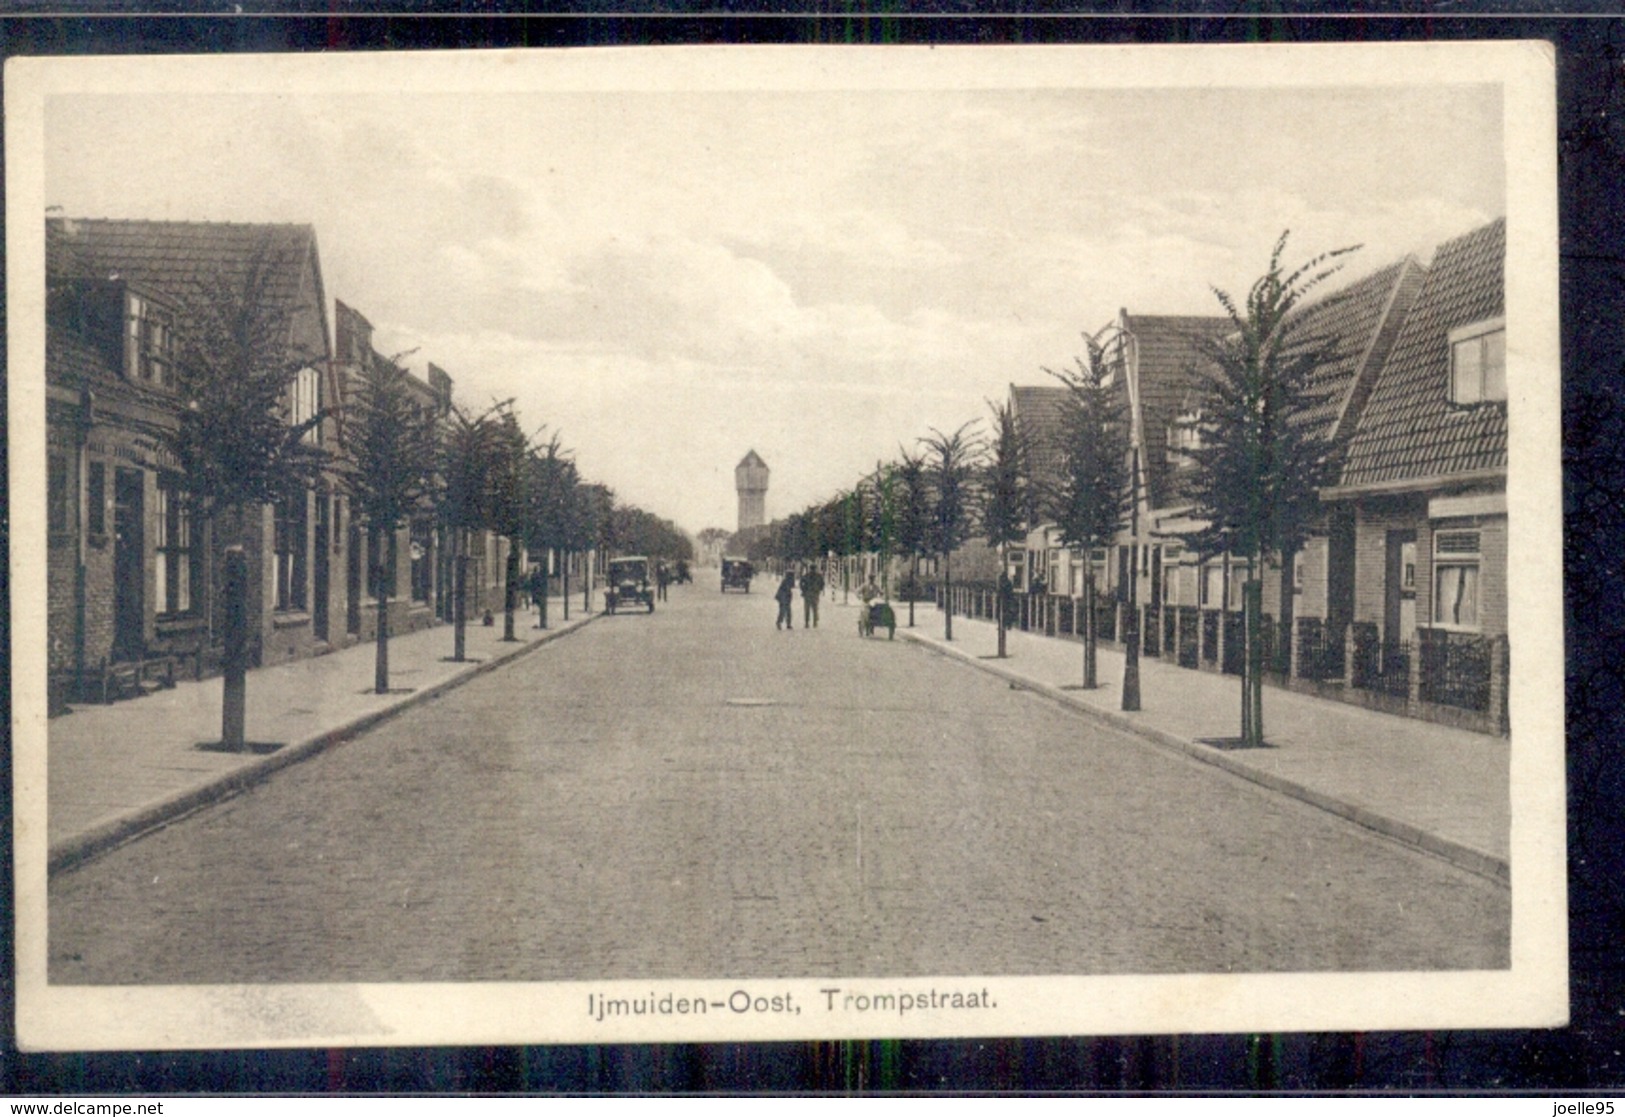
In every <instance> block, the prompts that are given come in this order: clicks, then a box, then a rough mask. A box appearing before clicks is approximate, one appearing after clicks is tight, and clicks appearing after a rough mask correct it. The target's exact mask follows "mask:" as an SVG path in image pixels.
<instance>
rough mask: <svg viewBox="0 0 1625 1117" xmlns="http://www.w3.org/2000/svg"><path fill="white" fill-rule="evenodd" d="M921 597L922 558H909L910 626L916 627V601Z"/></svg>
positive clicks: (915, 554)
mask: <svg viewBox="0 0 1625 1117" xmlns="http://www.w3.org/2000/svg"><path fill="white" fill-rule="evenodd" d="M918 596H920V556H919V555H918V554H917V553H914V554H910V555H909V556H908V626H909V627H910V628H913V627H914V599H915V598H916V597H918Z"/></svg>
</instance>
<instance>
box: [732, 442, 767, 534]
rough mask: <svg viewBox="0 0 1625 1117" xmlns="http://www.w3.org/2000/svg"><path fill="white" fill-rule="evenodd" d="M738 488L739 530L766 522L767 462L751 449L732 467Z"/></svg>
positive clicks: (735, 484) (735, 485)
mask: <svg viewBox="0 0 1625 1117" xmlns="http://www.w3.org/2000/svg"><path fill="white" fill-rule="evenodd" d="M734 487H735V488H737V489H738V490H739V530H740V531H744V530H745V529H746V528H752V527H761V526H762V525H763V524H765V523H767V463H766V462H764V461H763V460H762V459H761V458H760V457H758V456H757V454H756V451H755V450H752V451H751V452H750V453H748V454H746V455H745V456H744V458H742V459H741V460H740V462H739V464H738V465H737V466H735V467H734Z"/></svg>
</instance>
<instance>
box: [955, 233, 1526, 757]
mask: <svg viewBox="0 0 1625 1117" xmlns="http://www.w3.org/2000/svg"><path fill="white" fill-rule="evenodd" d="M1504 245H1505V223H1504V221H1496V222H1492V223H1491V224H1489V225H1487V226H1484V227H1483V228H1480V229H1477V230H1474V231H1473V232H1471V233H1468V234H1466V235H1464V236H1462V237H1459V238H1456V239H1455V240H1452V241H1449V242H1447V243H1446V244H1444V245H1441V246H1440V247H1439V248H1438V250H1437V252H1436V253H1435V256H1434V259H1433V261H1432V262H1431V263H1430V264H1429V265H1428V266H1427V267H1424V266H1423V265H1422V264H1420V263H1419V262H1418V261H1417V260H1415V259H1413V258H1409V257H1407V258H1405V259H1403V260H1400V261H1397V262H1395V263H1393V264H1390V265H1388V266H1386V267H1384V268H1382V269H1380V270H1379V271H1377V272H1375V273H1373V274H1371V275H1369V276H1366V277H1364V278H1362V279H1360V280H1358V281H1357V282H1355V283H1352V284H1350V285H1348V286H1346V287H1344V288H1341V289H1339V290H1337V291H1335V292H1333V293H1331V294H1330V295H1327V296H1325V297H1323V298H1321V299H1318V300H1316V301H1315V302H1313V303H1310V304H1308V305H1306V306H1304V307H1303V308H1302V309H1300V310H1299V311H1298V312H1297V313H1298V314H1299V315H1301V317H1300V319H1299V322H1298V330H1299V336H1300V337H1301V338H1303V339H1305V341H1306V342H1307V343H1310V344H1314V345H1316V346H1317V347H1318V348H1322V349H1323V351H1324V352H1325V354H1326V355H1327V359H1326V360H1324V361H1323V362H1322V363H1321V365H1320V366H1319V367H1318V369H1317V372H1316V374H1315V377H1314V380H1313V384H1312V394H1314V395H1316V396H1317V397H1318V402H1317V403H1316V405H1315V406H1314V407H1312V408H1311V409H1310V410H1308V411H1307V412H1306V413H1305V414H1303V415H1302V416H1300V417H1299V418H1298V420H1297V421H1298V422H1301V423H1306V424H1313V425H1315V426H1317V427H1318V428H1319V429H1320V433H1321V434H1322V436H1323V437H1324V438H1325V440H1326V442H1327V444H1328V446H1329V447H1330V450H1331V456H1332V462H1333V467H1334V475H1335V477H1336V481H1335V483H1334V484H1332V485H1330V486H1328V487H1326V488H1324V489H1323V490H1322V491H1321V494H1320V498H1321V499H1320V513H1319V516H1318V519H1317V520H1316V521H1315V522H1314V523H1313V525H1312V527H1311V530H1310V533H1309V536H1308V538H1307V540H1306V541H1305V542H1304V544H1303V546H1302V547H1301V549H1300V550H1299V551H1298V553H1297V554H1296V555H1293V556H1291V557H1290V562H1289V563H1288V564H1287V566H1286V568H1285V569H1283V567H1282V565H1281V561H1280V558H1279V556H1277V558H1276V560H1275V561H1274V562H1272V563H1271V564H1270V568H1269V569H1267V570H1265V571H1263V572H1260V573H1262V576H1263V581H1264V600H1263V612H1264V620H1265V622H1266V623H1265V626H1264V636H1265V642H1266V648H1265V652H1266V663H1267V664H1269V665H1270V667H1271V668H1272V669H1273V671H1274V673H1275V679H1276V681H1277V682H1279V683H1281V684H1283V685H1286V686H1290V687H1293V688H1295V689H1301V690H1307V691H1312V692H1315V693H1319V694H1323V695H1325V696H1327V697H1334V698H1338V699H1340V700H1344V701H1350V702H1355V703H1359V704H1362V705H1367V706H1371V707H1374V708H1378V709H1384V710H1389V711H1391V712H1395V713H1402V714H1407V715H1409V716H1414V717H1422V718H1427V719H1429V720H1433V721H1439V722H1443V723H1447V724H1454V725H1459V726H1462V727H1465V728H1471V729H1475V730H1478V731H1480V732H1488V733H1504V732H1506V728H1507V717H1506V679H1507V674H1508V671H1509V669H1510V667H1509V664H1510V655H1509V650H1508V646H1507V578H1508V573H1507V562H1506V543H1507V509H1506V390H1507V389H1506V371H1505V352H1506V344H1505V317H1504V316H1505V307H1504V294H1503V291H1504V277H1503V269H1504V255H1505V248H1504ZM1115 325H1116V329H1115V331H1114V333H1115V337H1114V340H1113V343H1112V346H1111V348H1110V349H1109V350H1108V355H1109V356H1110V357H1111V358H1112V360H1113V373H1112V379H1111V383H1112V385H1113V386H1114V387H1116V388H1117V389H1118V390H1119V391H1121V392H1122V397H1121V398H1122V403H1123V406H1124V407H1125V408H1126V409H1127V414H1128V415H1129V416H1130V419H1131V422H1132V423H1133V424H1134V438H1133V443H1134V446H1135V449H1134V450H1133V451H1132V452H1133V454H1134V461H1133V467H1134V469H1133V475H1134V483H1133V484H1134V493H1133V497H1134V499H1133V501H1132V509H1133V514H1132V516H1131V517H1130V519H1129V524H1128V526H1127V528H1126V529H1125V531H1124V532H1123V533H1122V535H1121V536H1120V537H1119V539H1118V540H1117V542H1116V544H1115V545H1114V546H1112V547H1109V548H1103V549H1101V550H1100V551H1098V552H1097V553H1096V554H1094V555H1091V556H1084V555H1082V554H1079V553H1077V552H1076V550H1075V549H1072V548H1068V547H1066V546H1065V545H1064V544H1062V543H1061V541H1060V540H1059V538H1058V537H1057V534H1056V532H1055V529H1054V527H1053V525H1050V524H1045V523H1036V524H1034V525H1033V526H1032V530H1031V531H1030V532H1029V534H1028V537H1027V539H1026V542H1025V545H1024V546H1023V547H1021V548H1019V549H1014V550H1012V555H1011V560H1010V565H1009V569H1008V572H1009V574H1010V576H1011V579H1012V581H1013V582H1014V583H1015V584H1016V586H1017V588H1018V589H1026V590H1029V591H1030V590H1032V589H1034V588H1039V584H1038V579H1042V584H1041V588H1042V590H1043V594H1042V596H1041V597H1039V598H1035V596H1034V595H1033V594H1031V593H1030V592H1029V593H1027V594H1024V595H1023V597H1022V603H1021V610H1020V615H1019V617H1018V618H1017V621H1018V623H1020V624H1021V625H1023V626H1024V627H1032V628H1036V629H1039V630H1042V631H1045V632H1049V633H1051V634H1054V635H1072V634H1075V633H1076V632H1077V631H1079V630H1081V627H1082V625H1081V623H1080V622H1081V618H1079V617H1078V616H1077V609H1078V608H1079V602H1080V599H1081V597H1082V593H1083V589H1082V584H1083V573H1084V570H1085V563H1086V562H1090V563H1093V565H1094V567H1095V574H1096V585H1097V595H1098V596H1097V609H1098V614H1097V618H1096V631H1097V632H1098V633H1099V634H1100V635H1101V636H1102V637H1103V638H1106V639H1121V635H1122V632H1123V631H1124V621H1125V615H1126V612H1127V610H1128V609H1129V608H1131V607H1132V608H1135V609H1136V610H1137V611H1138V617H1139V620H1140V633H1141V638H1142V648H1143V650H1144V652H1145V653H1146V654H1148V655H1157V656H1160V657H1162V658H1163V659H1165V660H1168V661H1170V662H1173V663H1178V664H1180V665H1182V666H1185V667H1188V668H1194V669H1204V670H1211V671H1224V672H1230V673H1235V674H1239V673H1240V672H1241V669H1242V668H1241V659H1242V645H1243V631H1242V617H1241V600H1242V592H1241V590H1242V585H1243V583H1244V581H1245V580H1246V578H1247V577H1248V571H1247V569H1246V568H1245V566H1244V565H1243V564H1241V563H1240V562H1238V561H1236V560H1234V559H1233V558H1232V557H1231V556H1229V555H1226V554H1200V553H1198V552H1197V551H1196V549H1195V548H1194V547H1193V546H1191V544H1190V543H1189V542H1188V540H1189V539H1190V537H1191V536H1192V535H1193V534H1194V533H1196V532H1198V531H1199V530H1200V529H1201V528H1202V527H1204V526H1205V525H1204V524H1203V523H1202V522H1201V521H1200V520H1199V519H1198V518H1197V516H1196V513H1195V510H1194V506H1193V501H1192V499H1191V494H1190V489H1189V484H1188V482H1189V480H1190V478H1191V477H1192V476H1193V475H1194V471H1195V469H1196V468H1197V462H1196V459H1195V457H1194V456H1192V451H1193V450H1195V449H1197V448H1198V447H1200V445H1201V437H1202V424H1203V421H1204V420H1203V415H1202V384H1203V374H1202V372H1201V369H1202V360H1203V350H1204V345H1205V342H1206V341H1208V340H1213V339H1217V338H1221V337H1223V336H1224V335H1225V334H1226V333H1228V332H1229V331H1230V330H1231V329H1232V324H1231V322H1230V320H1229V319H1228V317H1214V318H1186V317H1163V316H1146V315H1131V314H1128V313H1127V312H1126V311H1125V312H1122V313H1120V314H1119V317H1118V319H1117V322H1116V323H1115ZM1064 391H1065V389H1061V388H1054V387H1014V386H1013V387H1012V389H1011V404H1012V406H1013V407H1014V408H1015V410H1016V414H1017V419H1018V424H1019V426H1020V428H1021V430H1022V432H1023V435H1024V438H1026V439H1027V440H1028V443H1029V445H1028V452H1029V455H1030V476H1031V477H1032V478H1034V480H1035V482H1036V483H1038V484H1040V485H1042V484H1044V483H1045V481H1046V479H1048V480H1053V474H1054V472H1055V471H1056V469H1057V468H1058V460H1059V453H1058V450H1057V446H1058V439H1059V421H1058V415H1059V409H1060V405H1061V404H1060V401H1061V400H1062V398H1064V397H1063V396H1062V395H1061V394H1058V393H1064ZM979 593H980V596H978V594H979ZM989 598H991V594H990V593H988V592H986V591H977V590H975V589H972V588H970V587H967V588H966V590H965V591H964V596H963V598H962V599H961V600H960V601H959V605H960V607H961V608H964V609H965V610H966V611H968V612H973V613H978V614H981V615H986V616H991V615H992V610H991V606H990V605H989V604H988V601H987V599H989ZM1131 602H1132V605H1131Z"/></svg>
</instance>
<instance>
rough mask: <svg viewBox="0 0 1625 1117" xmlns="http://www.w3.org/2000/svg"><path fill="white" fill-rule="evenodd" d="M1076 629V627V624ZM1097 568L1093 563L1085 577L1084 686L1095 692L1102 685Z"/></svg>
mask: <svg viewBox="0 0 1625 1117" xmlns="http://www.w3.org/2000/svg"><path fill="white" fill-rule="evenodd" d="M1074 627H1076V625H1075V624H1074ZM1095 639H1096V637H1095V568H1094V564H1093V563H1091V564H1090V565H1089V568H1088V569H1087V570H1086V571H1084V575H1083V686H1084V689H1085V690H1094V689H1095V688H1096V687H1098V686H1099V685H1100V678H1099V674H1098V669H1097V666H1096V659H1097V657H1096V655H1095Z"/></svg>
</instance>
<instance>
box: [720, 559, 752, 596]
mask: <svg viewBox="0 0 1625 1117" xmlns="http://www.w3.org/2000/svg"><path fill="white" fill-rule="evenodd" d="M755 576H756V568H755V567H753V566H751V564H750V560H749V559H742V558H730V557H729V556H727V555H724V556H723V558H722V592H723V593H727V592H728V591H729V590H731V589H734V590H744V591H745V592H746V593H749V592H750V580H751V579H752V578H754V577H755Z"/></svg>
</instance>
